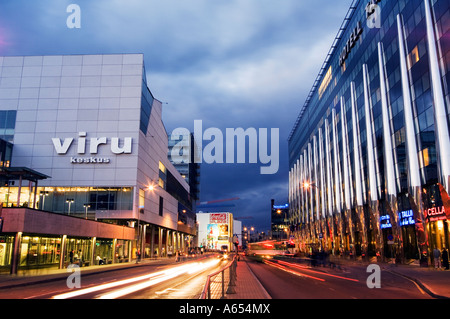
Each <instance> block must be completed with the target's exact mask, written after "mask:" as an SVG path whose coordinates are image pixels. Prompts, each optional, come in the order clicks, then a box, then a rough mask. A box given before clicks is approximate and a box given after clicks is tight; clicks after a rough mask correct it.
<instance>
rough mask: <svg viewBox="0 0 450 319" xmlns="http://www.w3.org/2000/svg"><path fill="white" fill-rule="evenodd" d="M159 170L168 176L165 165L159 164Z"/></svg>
mask: <svg viewBox="0 0 450 319" xmlns="http://www.w3.org/2000/svg"><path fill="white" fill-rule="evenodd" d="M159 170H160V171H161V172H163V173H164V174H166V167H165V166H164V164H163V163H161V162H159Z"/></svg>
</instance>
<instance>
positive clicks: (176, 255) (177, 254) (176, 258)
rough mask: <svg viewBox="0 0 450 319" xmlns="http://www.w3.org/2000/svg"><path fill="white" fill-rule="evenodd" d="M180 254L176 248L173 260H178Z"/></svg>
mask: <svg viewBox="0 0 450 319" xmlns="http://www.w3.org/2000/svg"><path fill="white" fill-rule="evenodd" d="M179 258H180V254H179V253H178V250H177V251H176V253H175V262H179V261H180V259H179Z"/></svg>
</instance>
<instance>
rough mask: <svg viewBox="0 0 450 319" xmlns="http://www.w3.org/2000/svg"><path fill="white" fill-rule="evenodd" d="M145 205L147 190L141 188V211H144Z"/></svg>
mask: <svg viewBox="0 0 450 319" xmlns="http://www.w3.org/2000/svg"><path fill="white" fill-rule="evenodd" d="M144 206H145V191H144V190H143V189H139V213H141V214H143V213H144Z"/></svg>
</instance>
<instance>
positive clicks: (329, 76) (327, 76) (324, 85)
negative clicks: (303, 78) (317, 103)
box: [319, 66, 333, 99]
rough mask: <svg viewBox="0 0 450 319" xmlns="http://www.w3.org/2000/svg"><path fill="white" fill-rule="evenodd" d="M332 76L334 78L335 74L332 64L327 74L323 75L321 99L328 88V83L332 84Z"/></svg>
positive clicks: (320, 88)
mask: <svg viewBox="0 0 450 319" xmlns="http://www.w3.org/2000/svg"><path fill="white" fill-rule="evenodd" d="M332 78H333V74H332V69H331V66H330V68H329V69H328V71H327V73H325V75H324V77H323V80H322V83H321V84H320V86H319V99H321V98H322V95H323V93H324V92H325V90H326V89H327V87H328V85H329V84H330V82H331V79H332Z"/></svg>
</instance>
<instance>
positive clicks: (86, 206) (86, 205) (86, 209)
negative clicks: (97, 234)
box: [83, 204, 91, 219]
mask: <svg viewBox="0 0 450 319" xmlns="http://www.w3.org/2000/svg"><path fill="white" fill-rule="evenodd" d="M83 207H84V210H85V215H86V219H87V211H88V208H89V207H91V205H89V204H84V205H83Z"/></svg>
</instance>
